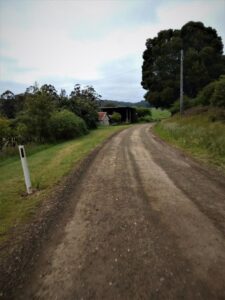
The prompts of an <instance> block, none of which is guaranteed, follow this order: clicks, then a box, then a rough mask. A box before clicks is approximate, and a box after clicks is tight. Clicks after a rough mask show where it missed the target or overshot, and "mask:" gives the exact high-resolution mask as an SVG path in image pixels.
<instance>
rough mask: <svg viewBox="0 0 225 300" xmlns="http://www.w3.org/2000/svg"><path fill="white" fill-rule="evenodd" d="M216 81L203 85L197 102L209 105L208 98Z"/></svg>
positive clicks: (213, 89) (210, 96)
mask: <svg viewBox="0 0 225 300" xmlns="http://www.w3.org/2000/svg"><path fill="white" fill-rule="evenodd" d="M215 86H216V82H215V81H214V82H211V83H209V84H208V85H207V86H205V87H204V88H203V89H202V90H201V91H200V92H199V94H198V96H197V102H198V103H199V104H201V105H209V104H210V99H211V98H212V95H213V93H214V91H215Z"/></svg>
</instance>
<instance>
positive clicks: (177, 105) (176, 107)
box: [170, 95, 195, 115]
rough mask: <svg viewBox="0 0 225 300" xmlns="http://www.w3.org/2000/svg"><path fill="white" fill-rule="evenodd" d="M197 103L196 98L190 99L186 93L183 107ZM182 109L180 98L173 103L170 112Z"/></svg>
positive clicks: (186, 107) (173, 112)
mask: <svg viewBox="0 0 225 300" xmlns="http://www.w3.org/2000/svg"><path fill="white" fill-rule="evenodd" d="M194 105H195V102H194V99H190V98H189V97H187V96H186V95H184V97H183V109H184V110H185V109H188V108H190V107H192V106H194ZM179 111H180V99H178V100H177V101H175V102H174V103H173V105H172V106H171V108H170V112H171V114H172V115H174V114H176V113H177V112H179Z"/></svg>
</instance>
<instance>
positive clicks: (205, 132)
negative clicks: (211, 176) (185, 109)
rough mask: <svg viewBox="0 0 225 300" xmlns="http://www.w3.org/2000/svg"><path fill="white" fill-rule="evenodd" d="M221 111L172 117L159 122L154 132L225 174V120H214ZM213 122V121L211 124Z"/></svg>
mask: <svg viewBox="0 0 225 300" xmlns="http://www.w3.org/2000/svg"><path fill="white" fill-rule="evenodd" d="M218 113H219V112H218V111H215V110H214V111H211V110H209V111H207V112H203V113H201V114H197V115H189V116H188V115H186V116H184V117H182V118H181V117H180V116H179V115H176V116H173V117H172V118H169V119H167V120H164V121H162V122H160V123H158V124H157V125H156V126H155V127H154V132H155V133H156V134H157V135H159V136H160V137H161V138H162V139H164V140H166V141H167V142H170V143H172V144H173V145H175V146H177V147H179V148H182V149H184V150H185V151H186V152H187V153H189V154H191V155H192V156H194V157H196V158H198V159H200V160H202V161H204V162H207V163H211V164H214V165H216V166H219V167H220V168H221V169H222V170H223V171H225V121H224V120H223V121H222V120H220V121H219V120H218V121H215V118H214V117H213V116H216V115H217V114H218ZM212 120H213V121H212Z"/></svg>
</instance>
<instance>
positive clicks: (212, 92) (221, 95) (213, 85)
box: [197, 76, 225, 107]
mask: <svg viewBox="0 0 225 300" xmlns="http://www.w3.org/2000/svg"><path fill="white" fill-rule="evenodd" d="M197 102H198V103H199V104H201V105H211V106H215V107H225V76H221V77H220V78H219V79H218V80H216V81H213V82H210V83H209V84H208V85H206V86H205V87H204V88H203V89H202V90H201V92H200V93H199V94H198V96H197Z"/></svg>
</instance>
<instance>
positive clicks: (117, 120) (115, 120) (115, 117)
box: [110, 112, 122, 123]
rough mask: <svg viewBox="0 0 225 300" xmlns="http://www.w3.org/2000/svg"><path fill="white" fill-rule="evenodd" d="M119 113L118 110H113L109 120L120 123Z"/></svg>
mask: <svg viewBox="0 0 225 300" xmlns="http://www.w3.org/2000/svg"><path fill="white" fill-rule="evenodd" d="M121 118H122V117H121V114H120V113H118V112H114V113H113V114H112V115H111V117H110V119H111V121H112V122H113V123H120V122H121Z"/></svg>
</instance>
